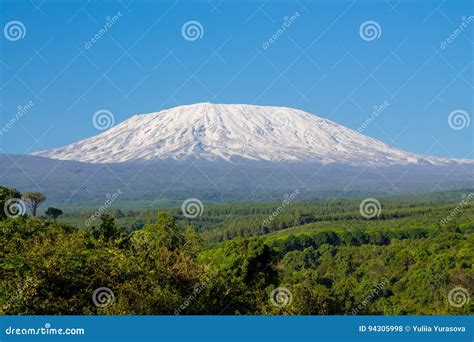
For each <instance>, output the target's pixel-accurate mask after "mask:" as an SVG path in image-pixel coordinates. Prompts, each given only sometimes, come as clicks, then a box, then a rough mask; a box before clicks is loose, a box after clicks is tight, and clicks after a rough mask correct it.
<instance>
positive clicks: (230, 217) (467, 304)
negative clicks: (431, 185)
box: [0, 187, 474, 315]
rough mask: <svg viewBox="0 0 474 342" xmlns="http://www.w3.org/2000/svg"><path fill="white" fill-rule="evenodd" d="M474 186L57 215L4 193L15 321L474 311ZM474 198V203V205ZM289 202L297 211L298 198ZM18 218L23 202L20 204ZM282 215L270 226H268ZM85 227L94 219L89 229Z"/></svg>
mask: <svg viewBox="0 0 474 342" xmlns="http://www.w3.org/2000/svg"><path fill="white" fill-rule="evenodd" d="M466 194H472V191H471V190H464V191H455V192H440V193H432V194H425V195H417V196H392V197H380V198H378V201H379V202H380V204H381V207H380V208H379V209H380V212H379V213H377V215H375V216H374V217H370V218H367V217H364V216H363V215H361V213H360V210H359V206H360V203H361V201H362V200H363V198H352V199H332V200H330V199H329V200H316V199H315V200H304V201H298V200H294V201H287V202H284V203H285V204H284V205H282V201H274V202H258V203H205V204H204V205H203V210H202V213H200V215H198V216H196V217H194V218H188V217H186V216H185V215H183V213H182V210H181V208H179V207H178V208H169V209H162V210H147V209H143V210H137V209H134V210H118V209H113V208H112V207H110V208H108V209H107V210H105V211H103V212H101V213H100V216H98V217H97V219H94V220H91V219H90V218H91V215H94V210H89V211H88V210H68V212H64V213H63V210H61V208H55V207H49V206H48V200H47V198H45V196H44V195H43V194H40V193H20V192H18V191H16V190H14V189H9V188H7V187H0V206H1V207H2V208H6V207H7V205H8V204H9V203H11V199H14V198H22V199H23V202H22V203H25V204H26V208H27V209H28V210H27V211H26V212H21V213H20V214H21V215H20V214H16V215H15V213H13V214H12V213H11V212H8V211H5V210H4V211H0V228H1V229H0V239H1V246H2V248H1V250H0V266H1V267H0V277H1V281H0V310H1V312H2V314H6V315H79V314H85V315H469V314H473V313H474V305H473V303H472V300H470V299H469V296H470V295H472V294H473V293H474V272H473V261H474V248H473V247H474V236H473V232H474V206H473V205H472V203H470V201H467V200H464V201H463V198H464V199H466V198H467V197H466ZM470 199H471V198H470V197H469V200H470ZM288 202H289V203H288ZM14 209H15V210H20V211H21V210H22V209H24V208H20V207H15V208H14ZM269 218H271V219H269ZM86 223H87V224H86Z"/></svg>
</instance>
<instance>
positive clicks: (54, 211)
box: [44, 207, 63, 222]
mask: <svg viewBox="0 0 474 342" xmlns="http://www.w3.org/2000/svg"><path fill="white" fill-rule="evenodd" d="M44 213H45V214H46V216H47V217H49V218H52V219H53V221H54V222H56V219H57V218H58V217H59V216H61V215H62V214H63V211H62V210H61V209H58V208H53V207H49V208H48V209H46V211H45V212H44Z"/></svg>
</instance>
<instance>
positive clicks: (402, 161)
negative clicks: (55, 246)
mask: <svg viewBox="0 0 474 342" xmlns="http://www.w3.org/2000/svg"><path fill="white" fill-rule="evenodd" d="M34 154H35V155H38V156H43V157H48V158H52V159H61V160H76V161H82V162H92V163H115V162H127V161H142V160H164V159H174V160H186V159H189V158H193V159H194V158H195V159H203V160H232V159H234V158H244V159H248V160H264V161H299V162H317V163H322V164H332V163H335V164H349V165H358V166H366V165H376V166H388V165H410V164H419V165H423V164H427V165H443V164H448V163H450V162H451V161H450V160H449V159H442V158H435V157H426V156H420V155H416V154H413V153H408V152H404V151H401V150H399V149H396V148H392V147H390V146H388V145H386V144H384V143H383V142H381V141H378V140H376V139H372V138H369V137H367V136H364V135H362V134H360V133H358V132H355V131H353V130H351V129H349V128H346V127H344V126H341V125H338V124H336V123H334V122H332V121H329V120H326V119H322V118H319V117H317V116H315V115H312V114H309V113H306V112H303V111H301V110H296V109H291V108H285V107H266V106H251V105H227V104H210V103H200V104H195V105H188V106H180V107H176V108H171V109H167V110H163V111H160V112H156V113H151V114H144V115H135V116H133V117H131V118H130V119H128V120H126V121H124V122H122V123H120V124H119V125H117V126H115V127H113V128H111V129H109V130H108V131H106V132H104V133H102V134H99V135H97V136H94V137H91V138H88V139H85V140H81V141H78V142H76V143H73V144H70V145H67V146H64V147H61V148H55V149H51V150H47V151H41V152H36V153H34Z"/></svg>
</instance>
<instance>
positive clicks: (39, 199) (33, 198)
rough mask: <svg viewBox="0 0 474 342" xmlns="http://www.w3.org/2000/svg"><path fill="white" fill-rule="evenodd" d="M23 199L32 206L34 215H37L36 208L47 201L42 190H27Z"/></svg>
mask: <svg viewBox="0 0 474 342" xmlns="http://www.w3.org/2000/svg"><path fill="white" fill-rule="evenodd" d="M22 199H23V201H25V202H26V204H27V205H28V207H29V208H30V210H31V215H32V216H36V209H38V207H39V205H40V204H41V203H43V202H44V201H46V197H45V196H44V195H43V194H42V193H41V192H25V193H24V194H23V196H22Z"/></svg>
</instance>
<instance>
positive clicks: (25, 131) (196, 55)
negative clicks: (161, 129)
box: [0, 0, 474, 158]
mask: <svg viewBox="0 0 474 342" xmlns="http://www.w3.org/2000/svg"><path fill="white" fill-rule="evenodd" d="M0 3H1V8H0V19H1V20H0V24H1V28H2V31H1V33H3V35H2V36H0V44H1V46H0V51H1V55H0V80H1V82H0V87H1V106H0V110H1V117H0V128H2V127H5V125H6V124H7V123H8V122H11V119H12V118H14V117H15V114H16V112H17V108H18V106H19V105H23V106H24V105H26V104H27V103H28V102H29V101H32V102H33V106H32V107H31V108H30V109H29V110H28V111H26V113H24V115H23V116H21V117H20V118H19V119H18V120H16V121H15V123H14V124H13V125H10V127H9V128H8V130H7V132H4V134H1V135H0V152H3V153H29V152H32V151H35V150H41V149H46V148H51V147H56V146H61V145H64V144H67V143H71V142H74V141H76V140H79V139H83V138H86V137H89V136H92V135H95V134H98V133H100V131H98V130H97V129H96V128H95V127H94V126H93V124H92V116H93V114H94V113H95V112H96V111H97V110H100V109H107V110H109V111H111V112H112V113H113V115H114V117H115V123H118V122H121V121H123V120H125V119H127V118H128V117H130V116H132V115H134V114H140V113H148V112H153V111H158V110H160V109H164V108H168V107H174V106H177V105H183V104H190V103H195V102H206V101H210V102H216V103H248V104H260V105H276V106H288V107H294V108H300V109H303V110H306V111H308V112H311V113H314V114H316V115H319V116H321V117H325V118H329V119H331V120H333V121H335V122H337V123H340V124H343V125H345V126H348V127H350V128H353V129H358V128H359V127H360V126H361V125H362V124H363V123H364V121H365V120H366V119H367V118H369V117H371V115H372V111H373V106H374V105H381V104H383V103H384V102H385V101H387V102H388V104H389V105H388V106H386V108H385V109H384V110H383V111H382V112H381V113H380V114H379V115H378V116H377V117H375V118H374V120H373V121H372V122H371V123H370V124H369V125H368V126H367V127H366V128H365V129H364V131H363V133H364V134H367V135H369V136H371V137H375V138H378V139H380V140H382V141H384V142H386V143H388V144H390V145H394V146H396V147H398V148H401V149H404V150H408V151H413V152H417V153H426V154H432V155H437V156H445V157H457V158H463V157H465V158H472V157H473V155H472V150H473V127H474V122H472V123H471V124H470V126H469V127H465V128H464V129H460V130H454V129H452V128H450V126H449V125H448V115H449V113H451V112H452V111H453V110H457V109H461V110H464V111H466V112H467V113H468V115H469V117H470V118H472V116H473V110H472V109H473V102H472V96H473V76H472V75H473V72H472V71H473V70H472V56H473V54H472V46H473V45H472V44H473V30H474V21H472V22H469V23H468V25H467V27H466V28H464V29H463V32H461V33H459V32H458V33H457V34H455V33H454V32H455V30H456V29H458V28H459V27H460V26H461V24H462V20H463V19H462V18H463V17H465V19H466V18H467V19H466V20H468V21H469V16H472V15H474V11H473V6H472V1H446V2H443V1H416V2H415V1H354V2H351V1H307V0H299V1H268V2H258V1H179V2H173V1H170V2H167V1H155V2H153V1H142V0H135V1H130V0H122V1H90V2H89V1H73V0H69V1H59V0H55V1H48V0H46V1H31V2H30V1H23V0H9V1H5V0H2V1H1V2H0ZM118 12H120V13H121V17H119V18H118V19H117V20H116V21H115V22H114V23H113V24H112V26H111V27H110V28H109V29H108V30H107V32H105V33H104V34H103V35H101V36H100V38H99V39H98V40H97V41H96V42H95V43H92V44H91V46H90V48H89V49H86V48H85V44H86V42H89V41H90V40H91V38H92V37H94V35H96V34H98V32H99V30H100V29H101V28H103V27H104V25H105V24H106V20H107V19H106V18H107V17H113V16H114V15H117V14H118ZM296 12H298V14H299V15H296ZM292 16H294V17H293V19H288V18H291V17H292ZM285 17H287V20H290V21H291V24H289V27H287V28H286V30H285V31H284V32H280V33H277V30H278V29H279V28H281V27H282V25H283V22H284V20H285ZM190 20H194V21H198V22H199V23H200V24H201V26H202V28H203V35H202V37H200V39H197V40H195V41H188V40H186V39H184V38H183V35H182V27H183V25H184V24H185V23H186V22H188V21H190ZM11 21H20V22H21V23H22V24H23V25H24V27H25V31H26V34H25V35H24V37H23V38H22V39H18V40H13V41H12V40H9V39H7V34H6V33H5V32H3V31H4V30H3V29H4V27H5V26H6V25H7V23H9V22H11ZM366 21H375V22H377V23H378V25H379V27H380V33H381V34H380V36H378V38H377V39H374V40H369V41H367V40H364V39H362V38H361V36H360V30H359V28H360V26H361V24H362V23H364V22H366ZM20 30H22V28H20ZM274 34H276V37H277V39H276V40H274V42H273V43H271V44H270V45H269V46H268V48H266V49H264V48H263V44H264V43H265V42H268V39H269V38H271V37H272V35H274ZM452 34H454V35H455V37H454V39H453V40H452V42H450V43H448V44H445V45H446V46H444V48H442V47H441V45H443V42H444V41H445V40H446V39H447V38H448V37H449V36H450V35H452ZM9 37H10V39H11V38H12V37H11V36H9ZM369 39H370V37H369ZM372 116H373V115H372Z"/></svg>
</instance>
